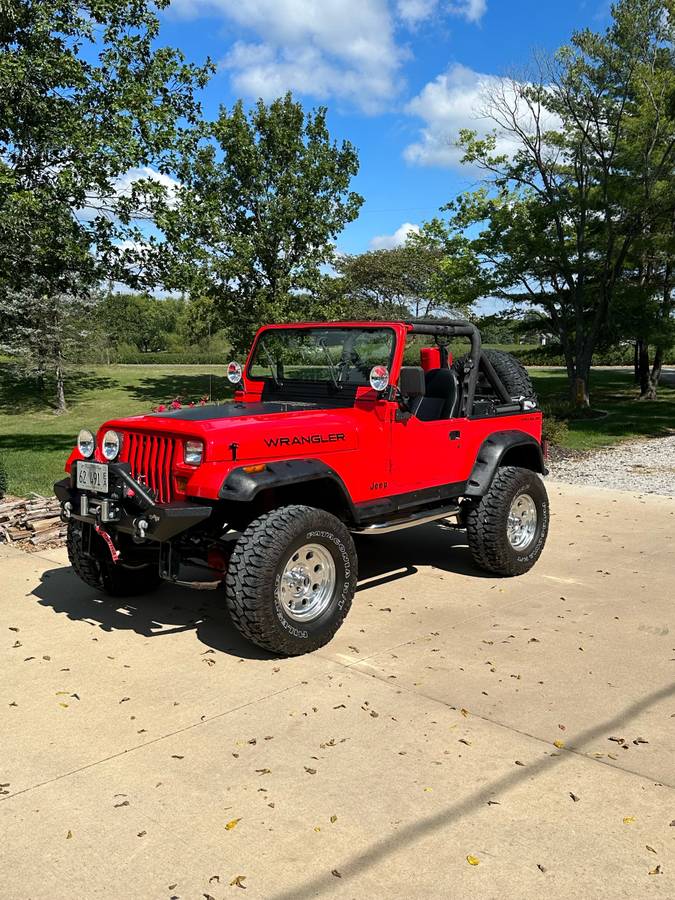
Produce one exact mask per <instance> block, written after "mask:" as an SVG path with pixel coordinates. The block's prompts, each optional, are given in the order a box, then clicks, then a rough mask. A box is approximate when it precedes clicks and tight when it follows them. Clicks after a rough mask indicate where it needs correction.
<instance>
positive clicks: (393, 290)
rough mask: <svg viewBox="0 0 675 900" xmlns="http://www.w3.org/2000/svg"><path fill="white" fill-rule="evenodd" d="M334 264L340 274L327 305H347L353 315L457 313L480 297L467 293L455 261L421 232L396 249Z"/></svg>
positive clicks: (342, 258) (329, 290) (340, 259)
mask: <svg viewBox="0 0 675 900" xmlns="http://www.w3.org/2000/svg"><path fill="white" fill-rule="evenodd" d="M333 265H334V268H335V271H336V272H337V274H338V277H337V278H335V279H333V282H332V283H330V284H325V285H324V291H325V294H326V295H327V300H328V302H327V303H326V304H324V305H325V308H327V309H335V308H336V307H339V306H346V307H348V309H349V310H350V312H349V317H350V318H375V319H385V318H402V317H403V318H407V317H410V316H413V317H420V316H422V317H424V316H430V315H439V314H445V315H448V314H455V315H457V314H458V313H459V312H460V311H467V310H468V307H469V305H470V303H471V300H472V299H474V297H473V296H471V297H470V298H467V297H466V296H465V295H462V292H461V284H460V279H459V278H458V277H457V275H458V273H457V271H456V269H457V266H456V265H455V260H453V259H452V258H450V257H448V256H447V255H445V254H444V252H443V249H442V248H440V247H439V246H436V245H435V243H434V242H433V241H432V240H425V239H421V238H419V237H418V236H417V235H411V236H410V237H409V239H408V241H407V242H406V244H405V245H404V246H402V247H395V248H393V249H391V250H373V251H370V252H368V253H360V254H357V255H353V256H350V255H343V256H338V257H337V258H336V259H335V262H334V264H333ZM451 269H452V271H451ZM331 298H332V299H331Z"/></svg>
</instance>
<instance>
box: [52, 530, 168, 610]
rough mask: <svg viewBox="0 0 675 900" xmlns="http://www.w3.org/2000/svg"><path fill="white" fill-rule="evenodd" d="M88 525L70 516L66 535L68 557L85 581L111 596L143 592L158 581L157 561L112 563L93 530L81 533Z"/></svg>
mask: <svg viewBox="0 0 675 900" xmlns="http://www.w3.org/2000/svg"><path fill="white" fill-rule="evenodd" d="M91 528H92V526H91V525H88V524H86V523H83V522H77V521H74V520H72V519H71V521H70V522H69V523H68V534H67V536H66V548H67V550H68V559H69V560H70V564H71V566H72V567H73V570H74V571H75V574H76V575H77V576H78V577H79V578H80V579H81V580H82V581H84V583H85V584H88V585H89V587H93V588H96V589H97V590H100V591H104V592H105V593H106V594H110V596H111V597H133V596H136V595H138V594H147V593H148V592H149V591H153V590H155V588H157V587H158V586H159V585H160V584H161V581H162V579H161V578H160V577H159V572H158V566H157V563H154V562H153V563H131V562H129V563H126V562H125V561H124V559H121V560H119V561H118V562H116V563H114V562H113V561H112V558H111V556H110V551H109V550H108V548H107V546H106V544H105V542H104V540H103V538H101V537H100V536H99V535H98V534H96V532H92V533H91V535H89V534H86V533H85V529H91ZM90 538H91V541H90ZM90 549H91V552H89V550H90Z"/></svg>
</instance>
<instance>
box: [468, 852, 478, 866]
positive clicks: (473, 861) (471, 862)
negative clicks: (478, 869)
mask: <svg viewBox="0 0 675 900" xmlns="http://www.w3.org/2000/svg"><path fill="white" fill-rule="evenodd" d="M466 861H467V862H468V864H469V865H470V866H477V865H478V864H479V863H480V860H479V859H478V857H477V856H471V855H469V856H467V858H466Z"/></svg>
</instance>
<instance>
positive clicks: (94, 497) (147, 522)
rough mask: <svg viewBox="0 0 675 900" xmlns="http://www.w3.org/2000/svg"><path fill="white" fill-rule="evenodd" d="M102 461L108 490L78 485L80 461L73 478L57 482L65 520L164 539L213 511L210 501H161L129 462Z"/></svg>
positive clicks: (202, 519) (74, 465)
mask: <svg viewBox="0 0 675 900" xmlns="http://www.w3.org/2000/svg"><path fill="white" fill-rule="evenodd" d="M100 465H106V466H107V469H108V490H107V491H105V492H100V491H95V490H83V489H81V488H78V487H77V486H76V483H77V482H76V476H77V462H75V463H74V464H73V467H72V470H71V475H70V478H64V479H63V480H62V481H57V482H56V484H55V485H54V493H55V494H56V496H57V498H58V499H59V500H60V502H61V516H62V518H63V519H64V520H66V521H68V520H69V519H77V520H78V521H80V522H87V523H88V524H90V525H94V526H96V525H98V527H99V528H104V529H108V530H116V531H120V532H124V533H126V534H131V535H133V536H134V537H136V538H147V539H149V540H153V541H160V542H163V541H168V540H171V538H173V537H175V536H176V535H177V534H180V533H181V532H182V531H186V530H187V529H188V528H191V527H192V526H193V525H197V524H198V523H199V522H202V521H204V520H205V519H208V517H209V516H210V515H211V511H212V507H211V506H207V505H202V504H196V503H184V502H181V501H175V502H171V503H157V502H156V501H155V499H154V497H153V496H152V493H151V492H149V490H148V488H147V487H146V486H145V485H142V484H140V483H139V482H138V481H136V480H135V479H134V478H133V477H132V475H131V467H130V465H129V463H101V464H100Z"/></svg>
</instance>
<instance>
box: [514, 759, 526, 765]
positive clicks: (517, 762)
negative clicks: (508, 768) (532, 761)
mask: <svg viewBox="0 0 675 900" xmlns="http://www.w3.org/2000/svg"><path fill="white" fill-rule="evenodd" d="M516 765H517V766H524V765H525V763H524V762H521V761H520V760H519V759H517V760H516Z"/></svg>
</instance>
